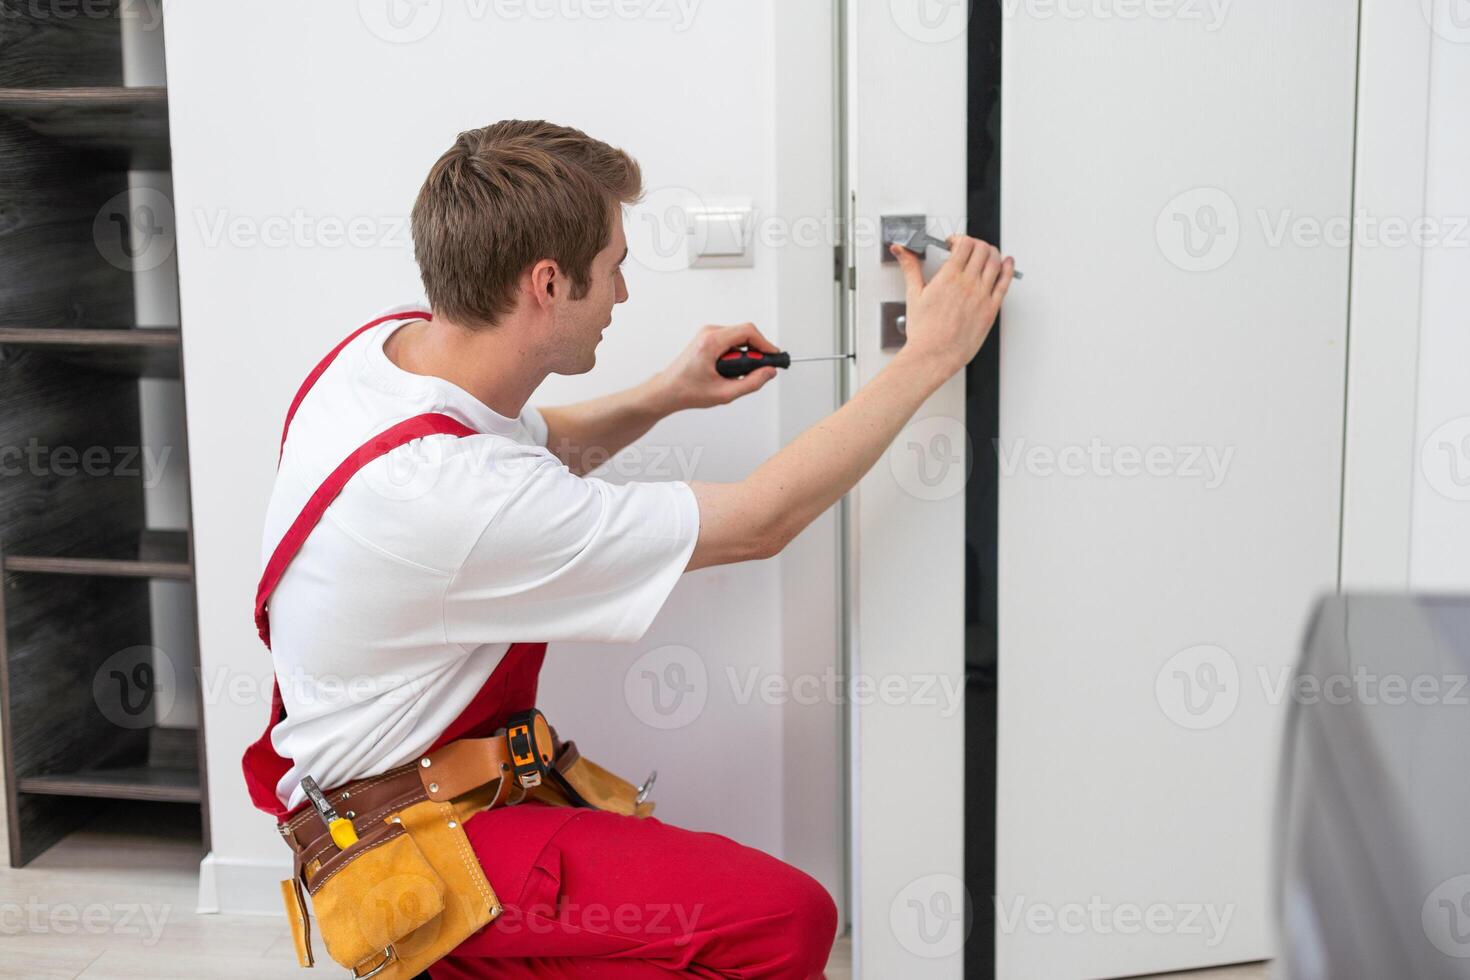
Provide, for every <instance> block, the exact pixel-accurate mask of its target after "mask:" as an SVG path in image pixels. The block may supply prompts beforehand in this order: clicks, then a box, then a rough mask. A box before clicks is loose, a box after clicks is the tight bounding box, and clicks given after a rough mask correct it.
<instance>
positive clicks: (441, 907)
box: [277, 709, 654, 980]
mask: <svg viewBox="0 0 1470 980" xmlns="http://www.w3.org/2000/svg"><path fill="white" fill-rule="evenodd" d="M653 779H654V776H650V777H649V778H648V780H647V781H646V782H645V783H644V784H643V786H641V787H636V786H634V785H633V784H632V783H629V782H627V781H626V780H623V779H620V778H618V777H617V776H615V775H613V774H612V773H610V772H608V771H607V770H606V769H603V768H602V767H601V766H598V765H597V764H596V763H594V762H592V761H591V760H590V759H587V758H584V757H583V756H582V755H581V754H580V753H578V752H577V746H576V743H574V742H563V741H561V740H560V739H559V738H557V737H556V730H555V729H554V728H552V727H551V725H550V724H548V723H547V721H546V718H545V716H543V715H542V714H541V712H539V711H536V710H534V709H533V710H531V711H527V712H522V713H521V714H518V715H516V716H514V717H512V718H511V719H510V721H509V723H508V724H507V725H506V727H505V728H503V729H501V730H500V731H498V732H496V734H494V735H492V736H490V737H489V738H465V739H459V740H458V741H454V742H450V743H448V744H447V745H444V746H442V747H440V748H439V749H436V750H435V751H433V752H430V753H429V754H427V755H425V756H423V757H422V758H420V759H418V760H417V761H416V762H413V763H410V764H408V765H404V766H400V767H399V768H397V769H392V770H389V771H388V772H385V773H382V774H381V775H377V776H371V777H369V778H366V779H360V780H356V781H355V782H351V783H348V784H346V785H345V786H340V787H337V788H336V789H333V790H330V791H327V792H326V793H325V796H326V799H327V802H328V803H329V804H330V805H331V807H332V808H333V809H335V811H336V812H337V813H338V814H339V815H341V816H342V817H344V818H346V819H347V820H350V821H351V823H352V827H353V828H354V831H355V833H356V835H357V840H356V842H355V843H351V844H350V845H349V846H347V847H346V848H341V847H339V846H338V844H337V842H336V841H335V840H334V839H333V836H332V833H331V831H330V830H329V829H328V827H327V825H326V823H325V822H324V820H323V819H322V816H321V815H320V814H319V813H318V811H317V810H316V809H315V808H313V807H311V806H308V807H307V808H306V809H305V810H303V811H301V812H300V813H298V814H296V815H295V816H293V817H291V818H290V819H289V820H287V821H285V822H284V823H280V824H278V825H277V829H278V830H279V832H280V834H281V836H282V837H283V838H284V839H285V841H286V843H287V844H288V845H290V847H291V851H292V853H293V855H294V859H293V869H292V870H293V877H292V878H291V879H290V880H288V881H283V882H281V893H282V898H283V900H284V901H285V904H286V915H287V917H288V918H289V919H290V922H291V933H292V938H293V939H294V940H295V944H296V955H297V959H298V961H299V962H300V963H301V965H302V966H304V967H305V966H312V965H313V964H314V957H313V955H312V949H311V929H310V922H309V919H308V916H307V911H306V899H305V896H306V895H310V896H311V906H312V909H313V910H314V911H315V912H316V917H317V925H318V928H319V929H320V931H321V934H322V939H323V940H324V941H325V942H326V945H327V952H328V953H329V954H330V955H331V957H332V959H334V960H336V961H337V962H338V963H340V964H341V965H342V966H344V967H346V968H347V969H348V970H349V971H350V973H351V975H352V976H353V977H356V978H360V980H366V978H368V977H378V978H379V980H400V978H402V980H407V978H411V977H414V976H416V975H417V974H419V973H421V972H422V971H423V970H425V969H426V968H427V967H429V966H430V965H432V964H433V963H435V962H436V961H438V960H439V959H440V958H442V957H443V956H445V955H447V954H449V953H450V952H452V951H453V950H454V948H455V947H457V946H458V945H459V944H460V943H461V942H463V941H464V940H465V939H467V938H468V937H470V936H471V935H473V934H474V933H475V932H477V931H478V930H479V929H481V928H483V927H484V926H485V925H486V924H488V923H489V922H491V921H492V920H494V919H495V918H496V917H497V916H499V915H500V912H501V905H500V901H499V900H498V899H497V898H496V896H495V892H494V890H493V889H492V888H491V887H490V883H489V882H488V881H487V880H486V879H485V874H484V872H483V871H482V870H481V869H480V864H479V861H478V859H477V858H476V857H475V854H474V851H473V850H472V848H471V847H470V842H469V838H468V836H467V835H466V834H465V831H464V823H465V821H466V820H468V819H469V818H470V817H471V816H473V815H474V814H476V813H479V812H480V811H482V810H488V809H491V808H493V807H497V806H514V805H516V804H518V803H520V802H522V801H523V800H526V799H539V800H542V801H544V802H546V803H550V804H553V805H556V806H581V807H592V808H596V809H601V810H609V811H611V812H614V813H622V814H624V815H627V816H634V817H646V816H648V815H649V814H651V813H652V812H653V807H654V804H653V803H652V802H650V801H649V800H648V798H647V797H648V793H649V790H650V789H651V788H652V785H653Z"/></svg>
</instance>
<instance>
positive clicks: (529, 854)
mask: <svg viewBox="0 0 1470 980" xmlns="http://www.w3.org/2000/svg"><path fill="white" fill-rule="evenodd" d="M465 830H466V832H467V833H468V834H469V837H470V842H471V843H472V844H473V845H474V848H475V854H476V855H477V856H478V857H479V859H480V865H481V867H483V868H484V869H485V876H486V878H488V879H489V881H490V885H491V887H492V888H494V889H495V892H496V895H497V896H498V897H499V898H500V901H501V903H502V904H503V905H504V906H505V909H504V911H503V912H502V913H501V914H500V916H499V917H498V918H497V919H495V921H493V922H491V923H490V924H489V925H487V926H486V927H485V928H483V929H481V930H480V931H479V932H478V933H476V934H475V935H473V936H471V937H470V938H469V939H467V940H465V941H464V942H463V943H461V944H460V946H459V948H458V949H456V950H455V951H454V952H453V953H452V954H450V955H449V956H448V957H447V958H445V959H444V960H441V961H440V962H439V963H438V964H436V965H435V966H434V967H432V968H431V969H430V971H429V973H430V975H431V976H432V977H433V980H460V978H468V977H506V978H519V977H538V978H539V977H552V978H558V977H565V978H568V980H572V978H575V980H598V978H606V980H623V978H635V977H658V978H668V977H674V976H683V977H726V978H734V977H738V978H741V980H757V978H780V980H810V978H813V977H821V976H822V975H823V974H822V969H823V967H824V966H826V963H827V955H828V953H829V952H830V951H831V949H832V940H833V939H834V938H835V933H836V930H837V908H836V906H835V905H833V904H832V899H831V897H830V896H829V895H828V894H827V890H826V889H825V888H823V887H822V885H821V884H819V883H818V882H817V881H816V879H814V878H812V877H811V876H809V875H807V874H805V873H804V872H802V871H799V870H797V869H796V868H793V867H792V866H790V865H788V864H785V863H783V862H781V861H778V860H776V859H775V858H773V857H771V856H770V855H769V854H766V853H764V852H763V851H758V850H756V849H755V848H752V847H746V846H744V845H742V844H737V843H736V842H735V841H733V840H731V839H730V838H728V837H722V836H720V835H719V834H711V833H700V832H696V831H691V830H684V829H682V828H680V827H673V826H670V825H669V824H666V823H663V822H662V821H660V820H658V819H657V818H655V817H645V818H642V819H639V818H637V817H625V816H621V815H619V814H615V813H608V812H605V811H602V810H587V809H572V808H568V807H555V806H548V805H546V804H543V803H540V802H535V801H531V802H527V803H523V804H520V805H519V806H513V807H501V808H497V809H494V810H486V811H484V812H481V813H478V814H476V815H475V816H473V817H471V818H470V820H469V821H468V822H467V823H466V824H465Z"/></svg>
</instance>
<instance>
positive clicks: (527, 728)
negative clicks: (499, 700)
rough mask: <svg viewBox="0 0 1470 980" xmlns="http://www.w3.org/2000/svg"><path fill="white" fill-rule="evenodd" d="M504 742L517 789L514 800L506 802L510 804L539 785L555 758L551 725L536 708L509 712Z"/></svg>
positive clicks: (523, 797) (524, 796)
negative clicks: (510, 714) (516, 712)
mask: <svg viewBox="0 0 1470 980" xmlns="http://www.w3.org/2000/svg"><path fill="white" fill-rule="evenodd" d="M505 744H506V748H507V749H509V750H510V761H511V772H512V773H513V774H514V775H515V783H516V786H517V787H519V789H520V793H519V795H517V796H516V798H515V799H513V800H508V801H507V803H508V804H509V805H512V806H513V805H515V804H516V803H519V802H521V801H522V800H524V799H525V798H526V794H527V793H528V792H530V791H531V790H533V789H535V788H536V787H537V786H540V785H541V783H542V782H543V780H544V779H545V778H546V776H547V774H548V773H549V772H550V767H551V766H552V765H553V764H554V763H555V761H556V759H555V755H554V752H553V748H552V736H551V725H550V723H548V722H547V720H546V716H545V715H543V714H541V712H540V711H538V710H537V709H535V708H532V709H531V710H529V711H522V712H520V713H519V714H516V715H512V716H511V718H510V719H509V720H508V721H507V723H506V726H505Z"/></svg>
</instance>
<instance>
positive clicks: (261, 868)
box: [196, 851, 291, 915]
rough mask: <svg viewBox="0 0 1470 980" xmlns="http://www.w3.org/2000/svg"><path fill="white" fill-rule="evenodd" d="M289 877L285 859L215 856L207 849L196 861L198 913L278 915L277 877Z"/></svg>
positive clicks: (279, 897)
mask: <svg viewBox="0 0 1470 980" xmlns="http://www.w3.org/2000/svg"><path fill="white" fill-rule="evenodd" d="M289 877H291V864H290V862H289V861H260V860H254V861H250V860H241V859H238V858H217V857H215V856H214V852H213V851H210V852H209V853H208V854H206V855H205V856H204V860H202V861H200V862H199V906H198V908H197V909H196V911H198V912H199V913H200V914H210V913H216V912H224V913H228V914H230V915H282V914H283V912H282V909H281V884H280V883H281V881H283V880H284V879H286V878H289Z"/></svg>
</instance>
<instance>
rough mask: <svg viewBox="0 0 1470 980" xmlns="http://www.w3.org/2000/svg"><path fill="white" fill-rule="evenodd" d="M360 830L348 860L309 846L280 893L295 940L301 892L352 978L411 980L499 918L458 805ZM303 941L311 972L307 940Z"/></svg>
mask: <svg viewBox="0 0 1470 980" xmlns="http://www.w3.org/2000/svg"><path fill="white" fill-rule="evenodd" d="M358 827H359V833H360V835H361V836H360V837H359V838H358V840H357V842H356V843H355V844H352V845H351V846H349V847H348V848H347V849H345V850H339V849H338V848H337V846H336V845H335V844H334V843H333V842H332V840H331V837H330V836H329V835H327V836H322V837H319V838H317V839H316V840H313V841H312V842H310V843H309V844H308V845H307V846H306V847H304V848H303V849H302V850H300V851H298V852H297V855H296V880H295V881H294V882H292V883H290V884H291V885H292V887H291V888H290V889H288V888H286V885H287V883H286V882H283V883H282V891H283V894H284V897H285V900H286V908H287V914H288V917H289V918H290V919H291V921H292V927H293V933H296V932H297V929H296V923H297V922H298V921H299V922H300V923H301V931H303V932H304V931H305V929H306V912H305V908H304V906H302V905H301V904H300V902H301V896H300V891H299V889H298V888H297V887H296V886H297V885H298V884H304V885H305V888H306V891H307V893H308V894H310V896H311V904H312V909H313V911H314V912H315V913H316V918H317V926H318V929H319V930H320V932H321V936H322V939H323V941H324V942H325V943H326V946H327V952H328V953H329V954H330V955H331V957H332V959H334V960H336V961H337V962H338V963H340V964H341V965H342V966H344V967H346V968H347V969H348V970H350V971H351V973H352V975H353V976H356V977H376V978H378V980H408V978H412V977H414V976H416V975H418V974H419V973H421V972H423V971H424V970H425V969H426V968H428V967H429V966H430V965H432V964H433V963H435V962H437V961H438V960H439V959H441V958H442V957H444V956H445V955H447V954H448V953H450V952H451V951H452V950H453V949H454V948H455V947H456V946H458V945H459V944H460V943H461V942H463V941H464V940H465V939H467V938H469V937H470V936H471V935H473V934H474V933H475V932H477V931H478V930H479V929H480V928H482V927H483V926H484V925H485V924H486V923H488V922H490V921H491V920H492V919H494V918H495V917H496V916H498V915H499V914H500V911H501V905H500V902H499V901H498V900H497V899H496V897H495V893H494V892H493V891H492V890H491V888H490V884H489V882H488V881H486V879H485V876H484V873H483V872H482V871H481V870H480V865H479V862H478V861H477V860H476V859H475V855H474V852H473V851H472V850H471V847H470V842H469V838H468V837H467V836H466V835H465V832H464V824H463V822H462V820H461V819H460V816H459V814H458V813H456V810H455V807H454V806H453V805H452V804H451V803H448V802H435V801H433V800H425V799H423V797H422V794H420V795H419V797H418V801H417V802H413V803H410V804H409V805H406V806H403V807H402V808H393V809H390V810H389V811H388V812H386V813H382V814H379V815H378V819H376V820H374V821H373V822H372V823H370V824H369V823H365V822H363V821H359V823H358ZM293 893H294V894H293ZM293 904H294V905H295V906H296V907H295V908H293ZM296 939H297V955H298V958H299V959H300V961H301V965H302V966H310V965H311V958H312V957H311V950H310V937H309V933H308V934H307V935H305V936H304V937H303V936H300V935H297V936H296Z"/></svg>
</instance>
